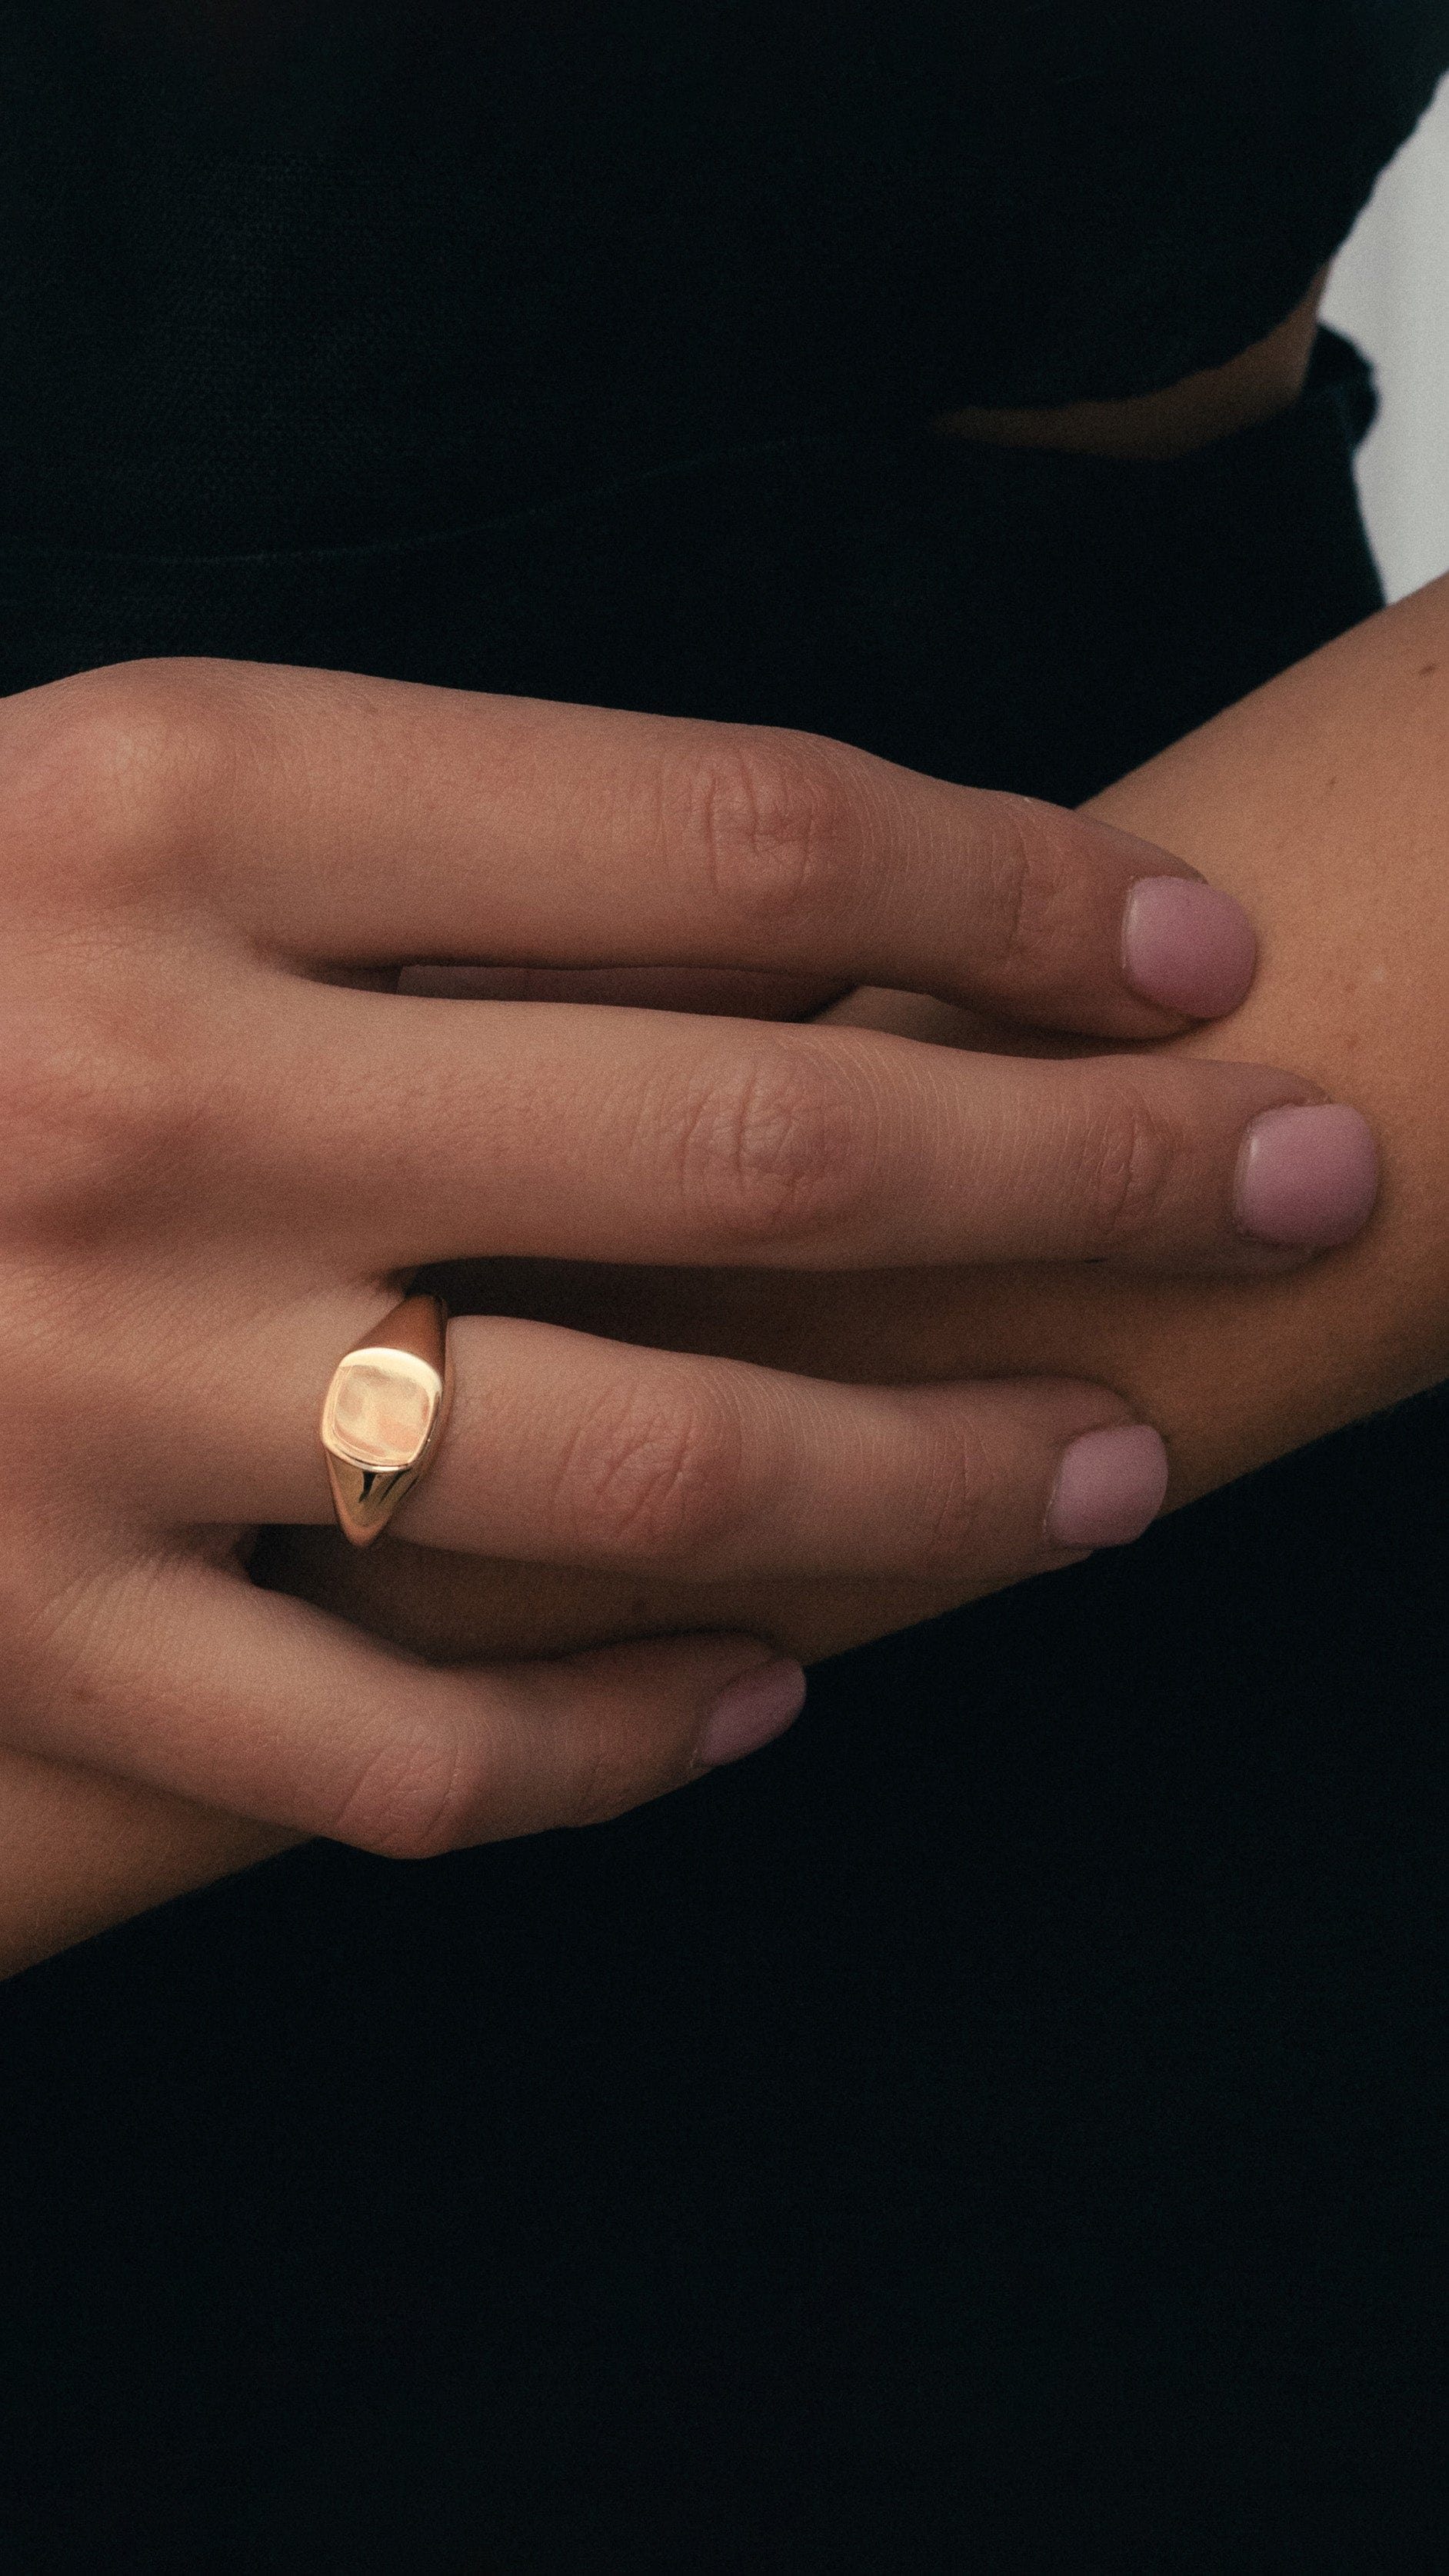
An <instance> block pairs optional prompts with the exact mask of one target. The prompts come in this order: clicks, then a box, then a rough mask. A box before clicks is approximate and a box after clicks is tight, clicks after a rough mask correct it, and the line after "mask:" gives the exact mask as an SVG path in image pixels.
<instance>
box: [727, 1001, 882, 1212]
mask: <svg viewBox="0 0 1449 2576" xmlns="http://www.w3.org/2000/svg"><path fill="white" fill-rule="evenodd" d="M874 1160H875V1136H874V1119H873V1116H872V1108H871V1102H870V1098H869V1094H868V1091H867V1090H866V1088H865V1087H864V1086H863V1085H860V1084H858V1083H853V1082H852V1081H851V1078H850V1074H849V1070H848V1065H847V1062H846V1060H845V1058H844V1057H843V1056H842V1057H841V1059H840V1060H839V1061H836V1060H834V1059H833V1058H831V1057H828V1056H826V1055H825V1054H824V1053H823V1051H815V1050H812V1049H811V1048H810V1046H809V1045H808V1044H807V1043H806V1042H805V1041H803V1040H800V1041H797V1042H796V1043H795V1044H794V1045H793V1046H791V1047H789V1048H786V1047H784V1046H777V1047H762V1048H758V1049H756V1050H755V1051H753V1052H752V1053H751V1054H749V1055H748V1056H745V1057H743V1058H740V1059H737V1060H735V1061H733V1062H731V1063H730V1064H729V1065H728V1066H727V1067H726V1068H725V1069H724V1070H723V1072H722V1073H721V1074H719V1076H718V1077H717V1078H716V1079H715V1080H714V1081H712V1082H709V1083H707V1085H706V1087H705V1088H704V1089H703V1090H701V1091H697V1092H696V1093H695V1094H694V1096H693V1097H692V1098H691V1099H689V1100H688V1101H687V1102H686V1105H685V1118H684V1125H683V1129H682V1133H681V1138H680V1183H681V1192H682V1196H683V1198H684V1201H685V1206H686V1210H687V1213H688V1215H689V1216H690V1217H691V1219H693V1220H696V1221H698V1222H702V1223H703V1224H704V1225H705V1226H706V1227H710V1226H714V1227H719V1228H721V1229H722V1230H723V1232H724V1233H725V1235H726V1236H727V1238H728V1239H729V1240H731V1241H732V1242H734V1243H739V1244H744V1245H751V1244H754V1245H760V1246H768V1245H769V1244H771V1243H774V1242H778V1241H780V1240H782V1239H785V1238H793V1237H796V1236H808V1235H810V1234H812V1233H816V1232H821V1231H824V1230H826V1229H828V1228H830V1227H832V1226H835V1225H839V1224H841V1223H844V1222H846V1221H848V1220H849V1219H850V1218H851V1217H852V1216H853V1215H854V1214H855V1213H856V1212H857V1211H858V1209H859V1207H860V1204H861V1201H862V1199H863V1197H864V1195H865V1193H866V1191H867V1189H868V1187H869V1183H870V1178H871V1173H872V1170H873V1168H874Z"/></svg>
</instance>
